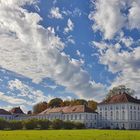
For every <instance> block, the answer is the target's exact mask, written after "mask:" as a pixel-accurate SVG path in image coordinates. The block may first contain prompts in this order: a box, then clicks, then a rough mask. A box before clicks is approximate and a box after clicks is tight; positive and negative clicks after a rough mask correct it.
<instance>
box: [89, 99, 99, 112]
mask: <svg viewBox="0 0 140 140" xmlns="http://www.w3.org/2000/svg"><path fill="white" fill-rule="evenodd" d="M87 106H88V107H89V108H91V109H92V110H96V109H97V102H95V101H93V100H89V101H88V105H87Z"/></svg>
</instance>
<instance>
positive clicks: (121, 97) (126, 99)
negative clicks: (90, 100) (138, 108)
mask: <svg viewBox="0 0 140 140" xmlns="http://www.w3.org/2000/svg"><path fill="white" fill-rule="evenodd" d="M114 103H137V104H140V100H139V99H136V98H134V97H132V96H130V95H128V94H127V93H119V94H116V95H114V96H112V97H110V98H109V99H107V100H105V101H103V102H101V103H99V104H114Z"/></svg>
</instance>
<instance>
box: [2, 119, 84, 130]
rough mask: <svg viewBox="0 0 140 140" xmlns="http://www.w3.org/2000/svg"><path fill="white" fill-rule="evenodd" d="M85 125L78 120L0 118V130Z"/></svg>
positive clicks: (79, 126) (62, 127) (80, 126)
mask: <svg viewBox="0 0 140 140" xmlns="http://www.w3.org/2000/svg"><path fill="white" fill-rule="evenodd" d="M84 128H85V125H84V124H83V123H80V122H71V121H62V120H58V119H57V120H54V121H49V120H39V119H30V120H22V121H6V120H2V119H0V130H6V129H10V130H21V129H28V130H33V129H40V130H46V129H84Z"/></svg>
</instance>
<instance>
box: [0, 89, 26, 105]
mask: <svg viewBox="0 0 140 140" xmlns="http://www.w3.org/2000/svg"><path fill="white" fill-rule="evenodd" d="M0 100H1V101H5V102H7V103H10V104H15V105H17V104H25V103H26V100H24V99H21V98H16V97H11V96H7V95H5V94H4V93H3V92H0Z"/></svg>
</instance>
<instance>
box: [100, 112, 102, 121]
mask: <svg viewBox="0 0 140 140" xmlns="http://www.w3.org/2000/svg"><path fill="white" fill-rule="evenodd" d="M100 120H102V112H100Z"/></svg>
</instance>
